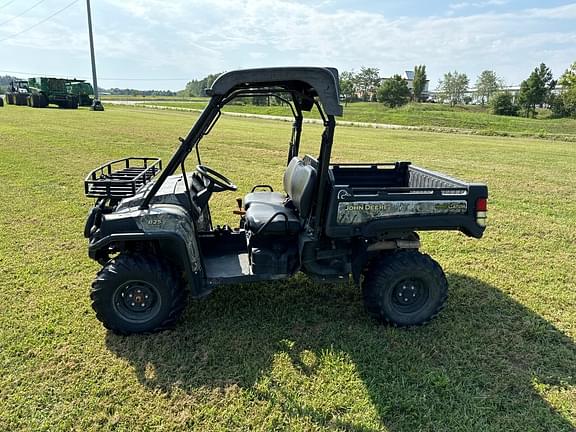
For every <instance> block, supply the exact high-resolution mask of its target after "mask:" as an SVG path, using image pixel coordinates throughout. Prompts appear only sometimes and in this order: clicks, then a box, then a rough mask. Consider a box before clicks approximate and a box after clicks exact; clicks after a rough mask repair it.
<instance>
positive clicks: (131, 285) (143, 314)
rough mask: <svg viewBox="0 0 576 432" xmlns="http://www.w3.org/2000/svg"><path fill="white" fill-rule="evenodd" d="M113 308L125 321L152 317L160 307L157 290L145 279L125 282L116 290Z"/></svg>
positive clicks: (137, 320) (144, 319) (138, 320)
mask: <svg viewBox="0 0 576 432" xmlns="http://www.w3.org/2000/svg"><path fill="white" fill-rule="evenodd" d="M114 309H115V310H116V312H117V313H118V314H119V315H120V316H122V318H123V319H125V320H126V321H131V322H144V321H147V320H149V319H152V318H153V317H154V316H155V315H156V314H157V313H158V311H159V309H160V298H159V294H158V291H157V289H156V288H155V287H154V286H153V285H152V284H150V283H148V282H145V281H138V280H132V281H128V282H125V283H124V284H122V285H121V286H119V287H118V289H117V290H116V293H115V296H114Z"/></svg>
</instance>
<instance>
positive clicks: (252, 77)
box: [207, 66, 342, 116]
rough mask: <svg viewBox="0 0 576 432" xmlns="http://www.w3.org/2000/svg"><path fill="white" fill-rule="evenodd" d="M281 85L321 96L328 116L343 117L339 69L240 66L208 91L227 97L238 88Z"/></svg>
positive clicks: (293, 90)
mask: <svg viewBox="0 0 576 432" xmlns="http://www.w3.org/2000/svg"><path fill="white" fill-rule="evenodd" d="M266 88H280V89H283V90H284V91H288V92H294V93H299V94H301V95H305V96H308V97H318V98H319V99H320V103H321V104H322V107H323V108H324V111H325V112H326V114H328V115H334V116H341V115H342V105H340V95H339V86H338V70H337V69H335V68H324V67H301V66H292V67H273V68H260V69H241V70H236V71H231V72H226V73H223V74H222V75H220V76H219V77H218V78H216V80H215V81H214V83H213V84H212V87H211V88H210V89H209V90H208V91H207V92H208V94H209V95H220V96H228V95H230V94H231V93H232V92H234V91H237V90H251V89H252V90H253V89H266Z"/></svg>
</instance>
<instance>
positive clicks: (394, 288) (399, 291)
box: [362, 250, 448, 327]
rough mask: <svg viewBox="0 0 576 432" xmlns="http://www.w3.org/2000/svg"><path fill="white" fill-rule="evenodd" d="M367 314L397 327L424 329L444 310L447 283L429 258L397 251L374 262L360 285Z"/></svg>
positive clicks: (420, 254)
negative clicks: (422, 326) (424, 325)
mask: <svg viewBox="0 0 576 432" xmlns="http://www.w3.org/2000/svg"><path fill="white" fill-rule="evenodd" d="M362 293H363V296H364V305H365V307H366V310H367V311H368V312H369V313H370V314H371V315H372V316H374V317H376V318H378V319H379V320H381V321H384V322H387V323H390V324H392V325H395V326H399V327H407V326H416V325H423V324H426V323H427V322H429V321H430V320H431V319H433V318H434V317H435V316H436V315H438V313H439V312H440V311H441V310H442V309H443V308H444V306H445V304H446V299H447V298H448V282H447V280H446V276H445V275H444V271H443V270H442V267H440V265H439V264H438V263H437V262H436V261H434V260H433V259H432V258H431V257H430V256H429V255H425V254H422V253H420V252H418V251H416V250H414V251H400V252H396V253H393V254H389V255H382V256H380V257H378V258H377V259H375V260H373V261H372V262H371V263H370V265H369V267H368V270H367V271H366V273H365V276H364V282H363V284H362Z"/></svg>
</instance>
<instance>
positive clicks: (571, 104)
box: [178, 62, 576, 117]
mask: <svg viewBox="0 0 576 432" xmlns="http://www.w3.org/2000/svg"><path fill="white" fill-rule="evenodd" d="M412 74H413V79H412V80H411V82H410V84H411V85H410V86H409V83H408V80H406V79H404V78H403V77H401V76H400V75H394V76H392V77H391V78H384V79H383V78H381V77H380V70H379V69H378V68H375V67H365V66H362V67H361V68H360V70H359V71H358V72H355V71H353V70H352V71H343V72H342V73H341V74H340V95H341V97H342V99H343V100H344V101H345V103H346V104H347V103H348V102H356V101H366V102H375V101H378V102H380V103H382V104H384V105H386V106H388V107H391V108H395V107H399V106H402V105H405V104H407V103H408V102H425V101H430V99H429V95H428V94H426V93H425V92H424V90H425V89H426V83H427V82H428V79H427V75H426V66H425V65H416V66H414V69H413V70H412ZM218 75H220V74H210V75H208V76H206V77H204V78H202V79H199V80H192V81H189V82H188V83H187V84H186V88H185V89H184V90H181V91H180V92H178V94H179V95H180V96H203V95H204V90H205V89H206V88H209V87H210V86H211V85H212V83H213V82H214V80H215V79H216V78H217V77H218ZM558 84H560V85H561V86H562V90H561V91H554V90H555V89H556V86H557V85H558ZM474 87H475V89H474V94H475V97H476V101H477V102H479V103H480V104H481V105H488V106H489V107H490V109H491V111H492V112H493V113H494V114H499V115H513V116H516V115H525V116H526V117H534V116H535V115H536V112H537V110H536V108H537V107H539V106H544V105H547V106H549V107H550V109H551V110H552V112H553V114H554V115H555V116H557V117H568V116H573V117H576V62H575V63H574V64H572V66H570V67H569V68H568V69H567V70H566V71H565V72H564V74H563V75H562V76H561V77H560V78H559V79H558V80H554V79H553V75H552V71H551V70H550V68H548V67H547V66H546V65H545V64H544V63H542V64H540V65H539V66H538V67H536V68H535V69H534V71H532V73H531V74H530V76H529V77H528V78H526V79H525V80H524V81H522V83H521V85H520V90H519V91H518V94H517V95H516V96H514V95H513V94H512V93H510V92H507V91H505V85H504V80H503V79H502V78H501V77H499V76H498V75H497V74H496V72H494V71H493V70H484V71H482V72H481V73H480V74H479V75H478V77H477V78H476V81H475V83H474ZM436 96H437V98H438V99H439V102H445V103H448V104H450V105H452V106H454V105H458V104H467V103H471V102H473V98H472V96H471V92H470V79H469V78H468V76H467V75H466V74H465V73H460V72H458V71H451V72H447V73H445V74H444V75H443V77H442V79H441V80H440V81H439V82H438V86H437V88H436ZM252 103H254V104H256V105H262V104H265V103H267V104H270V100H269V99H268V100H266V99H265V98H262V97H260V98H258V97H255V98H254V100H253V101H252Z"/></svg>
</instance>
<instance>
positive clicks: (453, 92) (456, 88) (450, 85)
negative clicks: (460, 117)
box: [438, 71, 470, 106]
mask: <svg viewBox="0 0 576 432" xmlns="http://www.w3.org/2000/svg"><path fill="white" fill-rule="evenodd" d="M469 84H470V80H469V79H468V76H467V75H466V74H465V73H459V72H456V71H454V72H448V73H446V74H444V79H442V80H440V81H439V82H438V91H439V92H440V93H441V95H442V97H443V98H444V99H447V100H448V101H449V102H450V105H452V106H454V105H456V104H458V103H461V102H462V101H463V99H464V94H465V93H466V91H467V90H468V85H469Z"/></svg>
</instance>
